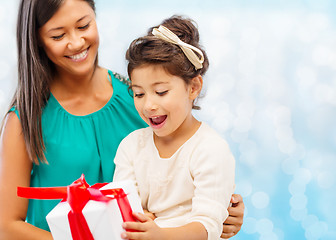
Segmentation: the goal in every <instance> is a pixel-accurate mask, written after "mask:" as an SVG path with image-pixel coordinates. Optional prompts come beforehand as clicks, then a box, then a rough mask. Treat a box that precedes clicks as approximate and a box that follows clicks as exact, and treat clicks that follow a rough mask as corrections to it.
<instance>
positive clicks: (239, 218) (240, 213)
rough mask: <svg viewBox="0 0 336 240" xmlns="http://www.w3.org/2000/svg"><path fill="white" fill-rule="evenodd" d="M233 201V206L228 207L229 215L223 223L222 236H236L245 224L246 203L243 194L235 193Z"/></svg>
mask: <svg viewBox="0 0 336 240" xmlns="http://www.w3.org/2000/svg"><path fill="white" fill-rule="evenodd" d="M231 203H232V206H231V207H229V208H228V212H229V216H228V218H227V219H226V220H225V222H224V224H223V232H222V235H221V238H231V237H233V236H235V235H236V234H237V233H238V232H239V231H240V229H241V226H242V225H243V218H244V209H245V205H244V202H243V198H242V196H240V195H239V194H233V195H232V197H231Z"/></svg>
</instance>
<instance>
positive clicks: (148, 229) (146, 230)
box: [121, 213, 164, 240]
mask: <svg viewBox="0 0 336 240" xmlns="http://www.w3.org/2000/svg"><path fill="white" fill-rule="evenodd" d="M133 216H134V217H135V218H136V219H137V220H138V221H139V222H124V223H123V225H122V226H123V228H124V229H125V230H126V232H124V233H122V234H121V238H122V239H132V240H137V239H139V240H142V239H146V240H153V239H164V237H163V235H164V233H163V230H162V228H160V227H159V226H158V225H156V223H155V222H154V221H153V220H152V219H151V218H150V217H148V216H146V215H145V214H142V213H133ZM128 230H133V231H135V232H128Z"/></svg>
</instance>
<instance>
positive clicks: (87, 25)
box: [78, 23, 90, 30]
mask: <svg viewBox="0 0 336 240" xmlns="http://www.w3.org/2000/svg"><path fill="white" fill-rule="evenodd" d="M89 26H90V23H88V24H86V25H84V26H82V27H78V29H80V30H84V29H87V28H88V27H89Z"/></svg>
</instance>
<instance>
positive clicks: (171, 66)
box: [126, 15, 209, 109]
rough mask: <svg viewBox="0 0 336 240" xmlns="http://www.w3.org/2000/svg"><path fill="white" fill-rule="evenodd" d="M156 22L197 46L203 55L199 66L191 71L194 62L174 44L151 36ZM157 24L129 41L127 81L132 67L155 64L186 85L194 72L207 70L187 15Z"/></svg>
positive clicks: (199, 72)
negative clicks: (144, 34)
mask: <svg viewBox="0 0 336 240" xmlns="http://www.w3.org/2000/svg"><path fill="white" fill-rule="evenodd" d="M160 25H163V26H165V27H166V28H168V29H169V30H170V31H172V32H173V33H175V34H176V35H177V36H178V37H179V38H180V39H181V40H182V41H183V42H185V43H188V44H190V45H193V46H195V47H197V48H199V49H200V50H201V51H202V52H203V55H204V62H203V68H201V69H198V70H195V67H194V65H193V64H192V63H191V62H190V61H189V60H188V58H187V57H186V56H185V54H184V53H183V51H182V50H181V48H180V47H179V46H178V45H175V44H173V43H169V42H167V41H165V40H162V39H159V38H157V37H155V36H153V34H152V30H153V28H158V27H159V26H160ZM160 25H158V26H155V27H151V28H150V29H149V30H148V32H147V35H146V36H144V37H140V38H138V39H135V40H134V41H133V42H132V43H131V44H130V46H129V48H128V50H127V52H126V60H127V61H128V66H127V71H128V76H129V77H130V80H131V81H132V72H133V70H134V69H136V68H139V67H141V66H145V65H159V66H161V67H163V69H164V70H165V71H166V72H167V73H169V74H171V75H174V76H178V77H181V78H182V79H183V80H184V81H185V82H186V84H189V82H190V80H191V79H193V78H194V77H197V76H198V75H201V76H203V75H204V74H205V73H206V71H207V70H208V67H209V60H208V57H207V55H206V53H205V51H204V49H203V48H202V46H201V45H200V43H199V32H198V29H197V27H196V24H195V23H194V21H193V20H191V19H190V18H186V17H183V16H178V15H174V16H172V17H170V18H167V19H165V20H163V22H162V23H161V24H160ZM193 109H200V107H198V106H195V105H193Z"/></svg>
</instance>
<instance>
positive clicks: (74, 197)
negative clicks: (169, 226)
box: [17, 174, 136, 240]
mask: <svg viewBox="0 0 336 240" xmlns="http://www.w3.org/2000/svg"><path fill="white" fill-rule="evenodd" d="M106 184H107V183H97V184H95V185H92V186H90V185H89V184H87V182H86V181H85V178H84V174H82V176H81V177H80V178H79V179H77V180H76V181H74V182H73V183H72V184H71V185H70V186H67V187H45V188H37V187H36V188H34V187H18V188H17V195H18V196H19V197H24V198H30V199H62V202H63V201H66V202H68V203H69V205H70V208H71V210H70V212H69V214H68V219H69V224H70V230H71V235H72V238H73V239H74V240H94V238H93V236H92V233H91V231H90V229H89V226H88V224H87V222H86V220H85V217H84V215H83V213H82V210H83V208H84V207H85V205H86V203H87V202H88V201H89V200H94V201H100V202H108V201H111V200H112V199H116V200H117V203H118V206H119V209H120V212H121V216H122V218H123V221H124V222H135V221H136V220H135V219H134V217H133V215H132V208H131V206H130V204H129V202H128V199H127V195H126V194H125V193H124V191H123V190H122V189H121V188H116V189H106V190H99V189H100V188H101V187H103V186H105V185H106ZM106 195H113V197H107V196H106Z"/></svg>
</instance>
